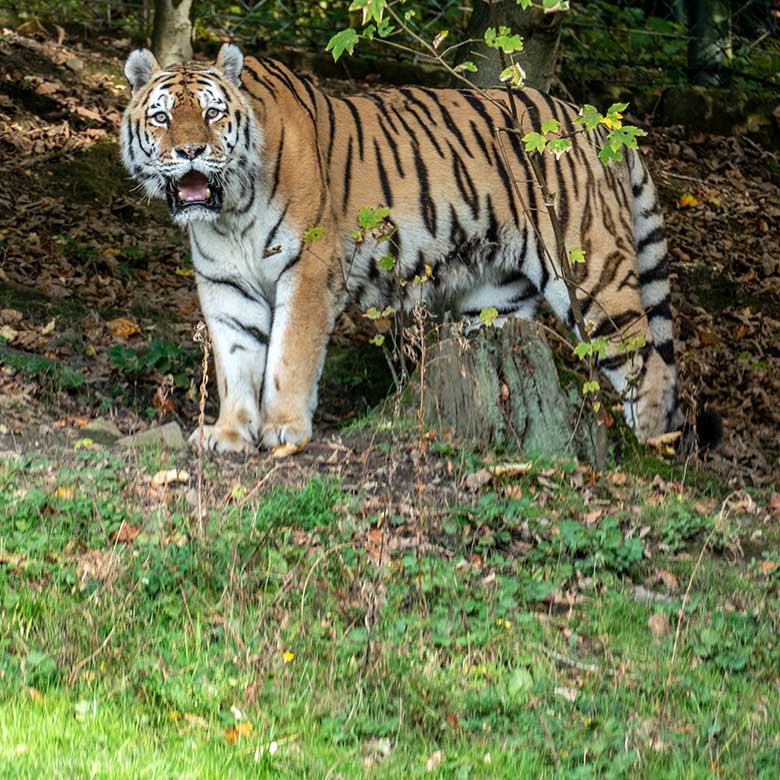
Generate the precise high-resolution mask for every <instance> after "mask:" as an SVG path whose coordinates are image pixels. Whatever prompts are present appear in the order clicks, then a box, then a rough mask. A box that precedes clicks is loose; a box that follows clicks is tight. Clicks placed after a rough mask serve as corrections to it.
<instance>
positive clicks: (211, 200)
mask: <svg viewBox="0 0 780 780" xmlns="http://www.w3.org/2000/svg"><path fill="white" fill-rule="evenodd" d="M125 74H126V76H127V79H128V81H129V83H130V86H131V89H132V98H131V100H130V103H129V105H128V107H127V110H126V111H125V114H124V118H123V122H122V128H121V149H122V158H123V162H124V164H125V166H126V167H127V170H128V171H129V172H130V174H131V176H132V177H134V178H135V179H137V180H138V181H139V182H140V183H141V184H142V185H143V189H144V190H145V191H146V193H147V194H148V195H149V196H150V197H157V198H164V199H166V200H167V203H168V206H169V208H170V212H171V215H172V217H173V221H174V222H175V223H176V224H178V225H180V226H182V227H183V228H185V229H186V230H187V231H188V232H189V236H190V241H191V245H192V262H193V266H194V271H195V274H196V277H197V286H198V292H199V296H200V303H201V307H202V310H203V314H204V316H205V319H206V322H207V324H208V328H209V332H210V336H211V340H212V343H213V350H214V357H215V364H216V372H217V382H218V388H219V397H220V412H219V418H218V420H217V422H216V424H215V425H213V426H208V427H207V429H206V432H205V442H206V446H207V447H208V448H209V449H210V450H213V451H216V452H235V451H241V450H247V449H251V448H254V447H256V446H257V445H259V444H260V443H261V442H262V443H263V444H264V445H266V446H268V447H276V446H279V445H291V446H292V447H295V446H303V445H304V444H305V443H306V442H307V441H308V440H309V438H310V437H311V435H312V414H313V412H314V409H315V407H316V404H317V383H318V381H319V377H320V373H321V371H322V366H323V361H324V357H325V351H326V347H327V344H328V338H329V335H330V333H331V330H332V328H333V326H334V322H335V320H336V317H337V316H338V315H339V313H340V312H341V311H342V310H343V309H344V307H345V305H346V303H347V302H348V300H349V299H350V298H351V299H352V300H356V301H358V302H359V303H360V305H362V306H364V307H370V306H375V307H378V308H380V309H382V308H384V307H385V306H386V305H388V304H390V305H398V303H399V301H398V290H399V285H398V280H397V278H396V274H395V273H388V272H387V271H385V270H382V269H381V268H380V267H379V266H378V265H377V261H378V259H379V258H382V257H383V256H387V255H388V254H389V255H391V256H392V257H393V258H394V260H395V272H396V273H398V274H400V276H401V278H403V279H412V278H414V277H415V276H420V275H423V274H426V271H425V270H424V269H425V266H429V267H430V279H429V281H428V282H427V283H425V284H416V285H408V286H407V287H406V288H405V289H406V290H407V293H408V294H407V295H406V296H405V303H406V304H413V303H416V302H419V301H420V300H424V301H427V302H428V303H431V304H433V303H435V302H442V301H443V302H445V303H446V305H447V306H448V307H449V308H450V309H451V310H452V311H453V312H454V313H456V314H458V315H460V316H461V317H467V318H470V317H478V316H479V313H480V312H481V311H482V310H483V309H485V308H487V307H494V308H495V309H497V311H498V312H499V314H500V315H504V316H509V315H518V316H523V317H533V316H534V314H535V313H536V310H537V307H538V306H539V304H540V303H541V302H542V301H546V302H547V304H548V305H549V306H550V307H551V308H552V310H553V311H554V312H555V314H556V315H557V317H559V318H560V319H561V320H562V321H563V322H564V323H566V325H567V326H568V327H569V328H572V329H574V328H575V321H574V317H573V316H572V311H571V307H570V298H569V295H568V292H567V289H566V286H565V283H564V282H563V280H562V279H561V278H560V275H559V274H557V273H556V272H555V269H554V268H553V266H552V263H551V260H550V259H549V257H548V256H547V255H546V254H545V253H544V252H543V251H542V249H541V248H540V247H541V243H540V242H541V241H543V242H544V244H545V245H546V246H547V247H552V248H554V247H555V238H554V235H553V232H552V229H551V225H550V222H549V220H548V218H547V216H546V212H545V210H544V205H543V203H542V199H541V195H540V192H539V189H538V186H537V185H536V184H534V181H533V176H532V175H531V171H530V168H529V162H528V158H527V155H526V153H525V151H524V150H523V148H522V144H521V142H520V141H519V139H518V135H517V134H516V133H515V134H512V133H502V136H503V142H502V143H499V140H498V136H497V133H496V129H497V128H503V127H508V126H509V120H508V119H507V115H506V114H505V113H504V112H503V111H502V110H501V107H500V105H496V103H494V102H493V101H497V103H498V104H501V103H504V101H506V95H505V93H504V92H502V91H501V90H493V91H491V92H490V93H489V98H487V97H485V96H484V95H482V94H480V93H479V92H478V91H470V90H456V89H443V90H436V89H425V88H422V87H404V88H395V89H380V90H376V91H372V92H366V93H365V94H361V95H358V96H355V97H345V98H334V97H329V96H327V95H325V94H324V93H323V92H321V91H320V90H318V89H317V88H316V87H315V86H313V85H312V84H311V83H310V81H308V80H307V79H305V78H301V77H299V76H297V75H295V74H294V73H292V72H291V71H290V70H289V69H288V68H286V67H285V66H284V65H282V64H280V63H279V62H276V61H274V60H270V59H253V58H247V59H246V60H245V59H244V57H243V55H242V53H241V51H240V50H239V49H238V48H237V47H236V46H234V45H230V44H226V45H224V46H223V47H222V49H221V50H220V52H219V55H218V57H217V60H216V62H215V63H214V64H206V63H200V62H193V63H189V64H186V65H177V66H172V67H166V68H161V67H160V66H159V65H158V63H157V61H156V60H155V58H154V56H153V55H152V53H151V52H149V51H147V50H136V51H134V52H133V53H132V54H131V55H130V57H129V59H128V60H127V64H126V66H125ZM517 101H518V103H519V107H520V113H521V115H522V116H523V121H524V127H526V126H527V128H528V129H529V130H530V129H538V127H539V126H540V124H541V123H542V122H543V121H545V120H547V119H550V118H555V119H557V120H559V121H560V123H561V128H562V131H563V132H570V131H574V130H576V129H578V127H579V126H575V125H574V124H573V120H574V119H575V117H576V115H577V111H576V109H574V108H573V107H571V106H569V105H568V104H566V103H563V102H561V101H559V100H556V99H554V98H552V97H549V96H548V95H546V94H543V93H541V92H537V91H535V90H532V89H526V90H524V91H522V92H518V93H517ZM504 105H506V104H505V103H504ZM572 138H573V148H572V150H571V151H570V152H568V153H567V154H564V155H563V156H562V157H561V158H560V159H559V160H557V161H556V160H555V159H553V158H552V157H551V156H550V155H545V156H544V159H543V161H542V164H543V166H544V170H545V174H546V177H547V180H548V182H549V184H550V189H551V190H552V191H554V192H555V193H557V196H556V206H557V211H558V214H559V217H560V220H561V224H562V227H563V231H564V233H565V242H566V245H567V246H568V247H577V248H582V249H583V250H584V252H585V257H586V262H585V264H584V265H582V266H578V268H577V270H578V276H577V284H578V297H579V300H580V302H581V307H582V310H583V314H584V318H585V320H586V322H587V323H588V324H589V326H592V330H591V331H590V336H591V338H597V337H599V336H605V337H612V336H615V335H616V334H617V333H618V332H619V331H621V329H625V328H628V329H629V330H630V331H631V333H632V335H636V334H639V333H641V334H642V336H643V337H644V346H642V347H641V348H640V349H639V350H638V351H634V352H631V351H629V352H626V351H625V350H624V349H622V348H621V347H620V343H619V340H615V341H614V342H611V346H610V348H609V350H608V353H607V355H606V356H605V357H603V359H602V360H601V363H600V367H601V369H602V371H603V372H604V373H605V374H606V376H607V377H608V378H609V379H610V380H611V382H612V384H613V385H614V387H615V388H616V390H617V391H618V392H619V393H621V394H622V396H623V398H624V399H625V415H626V418H627V419H628V421H629V422H630V424H631V425H632V426H633V428H634V430H635V431H636V434H637V436H638V437H639V438H640V439H647V438H649V437H653V436H656V435H658V434H662V433H664V432H666V431H670V430H674V429H677V428H679V427H680V426H681V425H682V424H683V416H682V414H681V413H680V410H679V409H678V404H677V390H676V378H675V362H674V350H673V345H672V323H671V309H670V297H669V279H668V276H669V266H668V262H667V250H666V240H665V236H664V223H663V218H662V215H661V209H660V206H659V203H658V198H657V196H656V190H655V187H654V185H653V182H652V181H651V179H650V176H649V175H648V171H647V168H646V166H645V165H644V163H643V161H642V159H641V157H640V156H639V154H638V153H636V152H633V151H629V152H628V153H627V154H626V156H625V158H624V161H623V162H622V163H620V164H612V165H610V166H605V165H603V164H602V163H601V162H600V161H599V159H598V157H597V152H598V149H597V147H596V146H595V145H594V144H593V142H592V140H593V139H592V138H589V137H588V136H586V135H584V134H581V133H580V134H576V135H574V136H573V137H572ZM502 147H505V148H503V149H502ZM504 152H506V153H507V154H508V155H509V157H508V161H509V163H510V165H507V164H506V161H507V158H505V156H504ZM513 178H514V179H515V180H516V185H515V184H513V181H512V179H513ZM515 186H519V191H520V194H521V195H522V197H523V198H524V199H525V201H526V203H527V205H528V208H529V211H530V212H531V213H532V214H533V215H534V218H533V219H529V218H528V217H527V216H526V214H527V212H525V211H524V210H523V208H522V206H521V203H520V201H519V197H518V191H517V190H516V189H515ZM380 204H381V205H384V206H387V207H389V209H390V215H389V219H390V220H391V221H392V225H393V227H394V231H393V234H392V235H391V236H390V237H389V238H384V239H382V240H381V241H379V242H378V243H377V242H376V241H374V240H371V239H368V240H365V241H362V242H360V243H358V242H357V240H356V237H355V236H354V233H355V229H356V227H357V214H358V211H359V210H360V209H361V207H365V206H371V207H376V206H379V205H380ZM315 226H321V227H322V228H324V234H323V236H322V238H321V239H320V240H319V241H316V242H306V241H304V240H303V239H304V233H305V232H306V231H307V230H308V229H309V228H312V227H315ZM551 254H555V252H554V249H553V251H552V252H551ZM197 437H198V434H197V432H196V433H195V434H193V437H192V438H191V441H196V440H197Z"/></svg>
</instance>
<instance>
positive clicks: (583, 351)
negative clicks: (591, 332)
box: [574, 341, 593, 360]
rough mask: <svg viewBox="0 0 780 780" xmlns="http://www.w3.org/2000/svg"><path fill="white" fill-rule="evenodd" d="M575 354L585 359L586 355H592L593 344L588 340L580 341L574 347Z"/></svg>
mask: <svg viewBox="0 0 780 780" xmlns="http://www.w3.org/2000/svg"><path fill="white" fill-rule="evenodd" d="M574 354H575V355H576V356H577V357H578V358H579V359H580V360H585V358H586V357H590V356H591V355H592V354H593V344H590V343H589V342H587V341H580V343H579V344H577V346H576V347H574Z"/></svg>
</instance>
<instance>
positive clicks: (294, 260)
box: [276, 252, 302, 284]
mask: <svg viewBox="0 0 780 780" xmlns="http://www.w3.org/2000/svg"><path fill="white" fill-rule="evenodd" d="M301 254H302V253H301V252H299V253H298V254H297V255H296V256H295V257H292V258H290V259H289V260H288V261H287V263H286V264H285V266H284V268H282V272H281V273H280V274H279V276H277V277H276V283H277V284H279V280H280V279H281V278H282V277H283V276H284V275H285V274H286V273H287V272H288V271H289V270H290V269H291V268H292V267H293V266H294V265H295V264H296V263H297V262H298V261H299V260H300V259H301Z"/></svg>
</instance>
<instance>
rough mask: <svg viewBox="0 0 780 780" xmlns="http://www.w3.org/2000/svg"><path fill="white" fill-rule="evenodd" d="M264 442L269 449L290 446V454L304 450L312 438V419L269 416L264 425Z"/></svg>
mask: <svg viewBox="0 0 780 780" xmlns="http://www.w3.org/2000/svg"><path fill="white" fill-rule="evenodd" d="M262 437H263V444H264V445H265V446H266V447H268V448H269V449H277V448H279V447H283V448H290V450H289V451H290V454H291V453H293V452H297V451H299V450H302V449H303V448H304V447H305V446H306V444H307V443H308V441H309V439H311V420H307V419H305V418H296V419H287V420H276V419H274V418H273V417H272V416H270V415H269V416H268V417H267V418H266V419H265V420H264V422H263V426H262Z"/></svg>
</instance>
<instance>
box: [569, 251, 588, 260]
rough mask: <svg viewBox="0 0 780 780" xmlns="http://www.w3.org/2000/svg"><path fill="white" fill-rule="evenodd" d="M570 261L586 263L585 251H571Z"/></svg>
mask: <svg viewBox="0 0 780 780" xmlns="http://www.w3.org/2000/svg"><path fill="white" fill-rule="evenodd" d="M569 261H570V262H572V263H584V262H585V250H584V249H570V250H569Z"/></svg>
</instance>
